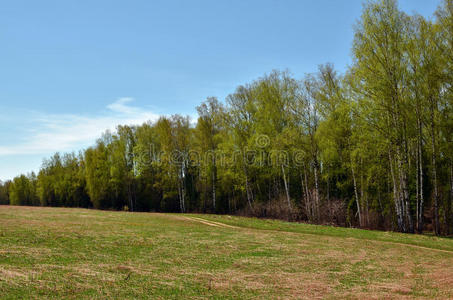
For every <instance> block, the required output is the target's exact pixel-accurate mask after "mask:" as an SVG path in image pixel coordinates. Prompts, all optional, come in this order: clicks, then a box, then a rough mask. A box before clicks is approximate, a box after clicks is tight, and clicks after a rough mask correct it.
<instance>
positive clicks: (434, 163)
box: [431, 104, 440, 235]
mask: <svg viewBox="0 0 453 300" xmlns="http://www.w3.org/2000/svg"><path fill="white" fill-rule="evenodd" d="M432 106H433V104H431V151H432V153H431V163H432V168H433V169H432V174H433V189H434V190H433V192H434V194H433V198H434V199H433V200H434V233H435V234H436V235H439V234H440V224H439V191H438V187H437V161H436V138H435V125H434V108H433V107H432Z"/></svg>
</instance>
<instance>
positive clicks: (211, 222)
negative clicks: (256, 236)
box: [184, 217, 241, 229]
mask: <svg viewBox="0 0 453 300" xmlns="http://www.w3.org/2000/svg"><path fill="white" fill-rule="evenodd" d="M184 218H185V219H186V220H190V221H195V222H199V223H202V224H205V225H208V226H213V227H223V228H234V229H241V227H237V226H233V225H228V224H223V223H219V222H214V221H208V220H205V219H201V218H197V217H184Z"/></svg>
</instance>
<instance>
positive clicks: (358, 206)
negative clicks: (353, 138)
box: [351, 157, 362, 227]
mask: <svg viewBox="0 0 453 300" xmlns="http://www.w3.org/2000/svg"><path fill="white" fill-rule="evenodd" d="M351 171H352V181H353V183H354V195H355V202H356V204H357V213H358V214H359V226H360V227H362V214H361V212H360V201H359V193H358V192H357V181H356V177H355V172H354V166H353V162H352V157H351Z"/></svg>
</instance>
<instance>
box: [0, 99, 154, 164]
mask: <svg viewBox="0 0 453 300" xmlns="http://www.w3.org/2000/svg"><path fill="white" fill-rule="evenodd" d="M133 100H134V99H133V98H120V99H118V100H117V101H115V102H113V103H111V104H109V105H108V106H107V107H106V109H105V110H104V111H101V112H99V113H98V114H96V115H77V114H45V113H37V114H35V115H34V116H33V117H32V118H31V120H30V121H29V122H28V123H30V125H31V128H32V129H28V130H26V131H25V132H20V133H17V134H20V135H21V136H22V138H21V140H20V141H18V142H16V143H13V144H8V145H1V144H0V156H7V155H18V154H20V155H23V154H25V155H26V154H43V155H48V154H49V153H53V152H57V151H76V150H78V149H81V148H84V147H87V146H89V145H92V144H93V143H94V141H95V140H96V139H97V138H99V137H100V136H101V134H102V132H104V131H106V130H111V131H114V130H115V128H116V126H117V125H124V124H127V125H136V124H142V123H144V122H146V121H149V120H151V121H155V120H157V119H158V118H159V115H158V114H156V113H154V112H152V111H150V110H148V109H144V108H141V107H137V106H133V105H132V104H131V102H133Z"/></svg>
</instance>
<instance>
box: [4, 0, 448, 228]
mask: <svg viewBox="0 0 453 300" xmlns="http://www.w3.org/2000/svg"><path fill="white" fill-rule="evenodd" d="M352 56H353V62H352V65H351V66H350V67H349V69H348V70H347V72H346V73H345V74H338V73H337V72H336V71H335V70H334V68H333V66H332V65H330V64H325V65H321V66H320V67H319V71H318V72H317V73H316V74H309V75H306V76H305V77H304V78H303V79H301V80H298V79H295V78H293V77H292V76H291V74H290V73H288V72H279V71H273V72H272V73H270V74H268V75H265V76H263V77H262V78H259V79H257V80H256V81H254V82H252V83H250V84H247V85H244V86H239V87H238V88H237V89H236V91H235V92H234V93H233V94H231V95H229V96H228V97H227V99H226V101H225V102H224V103H223V102H220V101H218V100H217V99H216V98H208V99H207V100H206V101H205V102H204V103H202V104H201V105H200V106H199V107H197V110H198V114H199V117H198V120H197V122H196V124H192V123H191V121H190V119H189V118H188V117H183V116H180V115H174V116H171V117H161V118H160V119H159V120H158V121H156V122H148V123H146V124H143V125H141V126H119V127H118V129H117V131H116V132H115V133H109V132H107V133H105V134H104V135H103V136H102V138H100V139H99V140H98V141H97V143H96V145H94V146H93V147H91V148H88V149H86V150H85V151H83V152H80V153H79V154H77V155H76V154H64V155H60V154H55V155H54V156H53V157H51V158H50V159H48V160H45V161H44V163H43V166H42V168H41V170H40V171H39V173H38V174H37V175H36V174H33V173H32V174H30V175H28V176H25V175H21V176H19V177H16V178H14V180H13V181H11V182H6V183H4V184H2V185H0V203H10V204H14V205H42V206H74V207H94V208H101V209H126V210H131V211H173V212H177V211H181V212H210V213H243V214H248V215H255V216H260V217H274V218H285V219H291V220H303V221H308V222H312V223H331V224H338V225H342V226H359V227H366V228H379V229H389V230H398V231H401V232H422V231H425V230H432V231H433V232H434V233H435V234H445V235H447V234H451V233H452V231H453V215H452V207H451V206H452V201H453V90H452V83H453V1H452V0H444V1H443V3H442V4H441V6H440V7H439V9H438V10H437V12H436V14H435V18H434V20H432V21H431V20H427V19H425V18H423V17H421V16H418V15H415V16H409V15H406V14H405V13H403V12H401V11H399V10H398V8H397V3H396V1H392V0H381V1H378V2H370V3H368V4H367V5H365V7H364V10H363V14H362V17H361V20H360V21H359V22H358V23H357V24H356V27H355V36H354V42H353V46H352Z"/></svg>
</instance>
